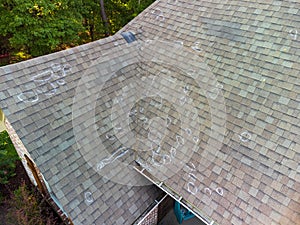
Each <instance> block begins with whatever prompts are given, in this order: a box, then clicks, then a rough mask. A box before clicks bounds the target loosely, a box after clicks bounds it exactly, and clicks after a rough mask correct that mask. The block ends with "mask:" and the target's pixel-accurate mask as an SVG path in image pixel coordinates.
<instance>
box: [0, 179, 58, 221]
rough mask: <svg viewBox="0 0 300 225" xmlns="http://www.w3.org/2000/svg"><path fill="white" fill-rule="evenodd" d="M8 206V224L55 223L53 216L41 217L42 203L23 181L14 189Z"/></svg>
mask: <svg viewBox="0 0 300 225" xmlns="http://www.w3.org/2000/svg"><path fill="white" fill-rule="evenodd" d="M8 204H9V206H10V208H9V211H8V214H7V216H6V220H7V221H6V223H7V224H9V225H45V224H46V225H52V224H56V222H55V221H54V219H53V217H51V216H50V217H47V218H44V217H43V212H42V206H41V205H42V204H41V202H40V201H39V200H38V199H37V198H36V197H35V195H34V194H33V193H32V192H31V191H30V190H28V188H27V187H26V185H25V183H23V184H22V185H21V186H20V187H19V188H18V189H17V190H15V191H14V194H13V196H12V198H11V199H10V200H9V201H8Z"/></svg>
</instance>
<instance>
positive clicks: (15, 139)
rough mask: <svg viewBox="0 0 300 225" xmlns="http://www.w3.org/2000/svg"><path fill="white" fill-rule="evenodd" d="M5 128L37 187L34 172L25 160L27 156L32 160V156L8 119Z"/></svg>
mask: <svg viewBox="0 0 300 225" xmlns="http://www.w3.org/2000/svg"><path fill="white" fill-rule="evenodd" d="M5 128H6V130H7V132H8V134H9V137H10V139H11V141H12V143H13V144H14V146H15V149H16V151H17V153H18V155H19V157H20V159H21V160H22V163H23V166H24V168H25V170H26V172H27V174H28V176H29V178H30V180H31V182H32V183H33V184H34V185H35V186H36V185H37V183H36V181H35V178H34V176H33V173H32V171H31V170H30V168H29V167H28V165H27V160H26V158H25V155H27V156H28V157H29V158H30V154H29V153H28V151H27V149H26V148H25V146H24V145H23V143H22V141H21V140H20V138H19V136H18V135H17V133H16V131H15V130H14V128H13V127H12V126H11V124H10V123H9V122H8V120H7V119H5ZM31 160H32V159H31Z"/></svg>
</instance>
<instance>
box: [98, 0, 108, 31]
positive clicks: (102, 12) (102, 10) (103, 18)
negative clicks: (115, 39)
mask: <svg viewBox="0 0 300 225" xmlns="http://www.w3.org/2000/svg"><path fill="white" fill-rule="evenodd" d="M100 14H101V18H102V21H103V25H104V29H105V36H106V37H107V36H109V35H110V32H109V22H108V18H107V15H106V12H105V7H104V0H100Z"/></svg>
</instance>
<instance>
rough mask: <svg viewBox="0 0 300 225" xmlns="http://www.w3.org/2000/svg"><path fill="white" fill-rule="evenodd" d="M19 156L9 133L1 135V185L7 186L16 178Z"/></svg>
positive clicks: (4, 132) (5, 132)
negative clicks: (10, 179) (11, 179)
mask: <svg viewBox="0 0 300 225" xmlns="http://www.w3.org/2000/svg"><path fill="white" fill-rule="evenodd" d="M18 159H19V156H18V154H17V152H16V150H15V147H14V145H13V143H12V142H11V140H10V138H9V135H8V133H7V131H3V132H1V133H0V183H1V184H6V183H8V180H9V178H10V177H13V176H15V175H16V174H15V167H16V164H15V163H16V160H18Z"/></svg>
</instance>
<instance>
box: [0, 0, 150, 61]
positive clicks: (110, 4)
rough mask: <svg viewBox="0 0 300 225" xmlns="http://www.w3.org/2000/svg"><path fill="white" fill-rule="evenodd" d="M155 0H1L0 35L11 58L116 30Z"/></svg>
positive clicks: (77, 42) (39, 52) (32, 55)
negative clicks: (103, 11)
mask: <svg viewBox="0 0 300 225" xmlns="http://www.w3.org/2000/svg"><path fill="white" fill-rule="evenodd" d="M154 1H155V0H105V1H104V8H105V12H106V14H107V17H108V21H109V27H108V28H107V24H106V25H104V23H103V21H102V17H101V10H100V8H101V7H100V0H84V1H83V0H51V1H49V0H0V39H1V40H5V42H4V44H3V45H2V46H1V49H2V50H3V51H6V52H9V53H10V54H11V56H12V57H11V62H17V61H21V60H25V59H28V58H31V57H36V56H40V55H44V54H48V53H52V52H55V51H58V50H62V49H65V48H68V47H73V46H76V45H79V44H83V43H87V42H90V41H94V40H97V39H100V38H103V37H105V36H106V34H107V33H109V34H114V33H115V32H117V31H118V30H120V29H121V28H122V27H123V26H124V25H125V24H127V23H128V22H129V21H130V20H132V19H133V18H134V17H135V16H136V15H138V13H140V12H141V11H142V10H144V9H145V8H146V7H148V6H149V5H150V4H151V3H153V2H154Z"/></svg>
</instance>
